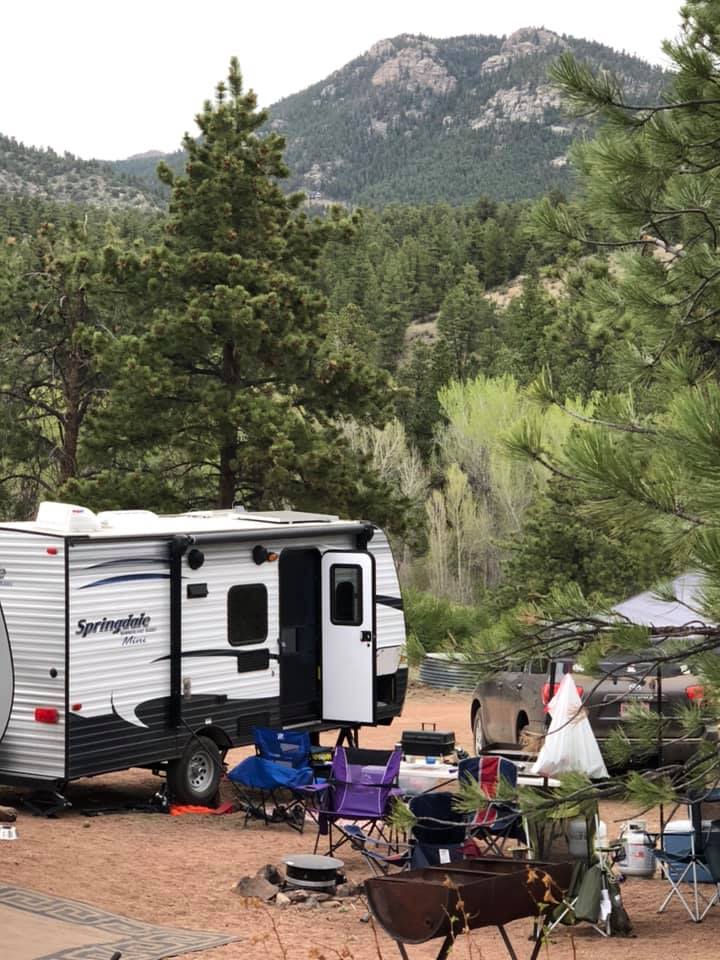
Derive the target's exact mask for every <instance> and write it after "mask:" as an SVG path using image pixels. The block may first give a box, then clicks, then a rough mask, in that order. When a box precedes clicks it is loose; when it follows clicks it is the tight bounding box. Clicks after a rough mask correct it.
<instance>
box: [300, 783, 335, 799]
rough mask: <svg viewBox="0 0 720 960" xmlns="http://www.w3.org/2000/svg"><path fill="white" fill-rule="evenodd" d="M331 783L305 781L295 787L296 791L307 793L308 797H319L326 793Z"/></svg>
mask: <svg viewBox="0 0 720 960" xmlns="http://www.w3.org/2000/svg"><path fill="white" fill-rule="evenodd" d="M331 786H332V784H330V783H306V784H305V785H304V786H302V787H297V788H296V789H297V792H298V793H304V794H307V796H308V797H319V796H322V794H323V793H326V792H327V791H328V790H329V789H330V787H331Z"/></svg>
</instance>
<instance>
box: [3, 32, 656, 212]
mask: <svg viewBox="0 0 720 960" xmlns="http://www.w3.org/2000/svg"><path fill="white" fill-rule="evenodd" d="M563 50H570V51H571V52H572V53H574V54H575V56H577V57H578V58H579V59H581V60H583V61H586V62H589V63H590V64H591V65H592V66H593V67H594V68H603V69H606V70H610V71H612V72H613V73H615V74H618V75H620V76H621V77H622V79H623V80H624V82H625V84H626V85H627V87H628V89H629V91H630V92H631V94H632V95H633V96H635V97H637V98H639V99H648V100H653V99H655V98H657V97H658V95H659V93H660V91H661V89H662V87H663V84H664V81H665V74H664V73H663V71H662V70H660V68H658V67H652V66H650V65H649V64H647V63H645V62H644V61H642V60H639V59H637V58H635V57H631V56H629V55H627V54H624V53H618V52H616V51H614V50H612V49H610V48H609V47H605V46H602V45H601V44H597V43H592V42H590V41H586V40H578V39H575V38H573V37H568V36H559V35H558V34H555V33H552V32H551V31H549V30H544V29H536V28H525V29H522V30H518V31H517V32H516V33H514V34H512V35H510V36H508V37H506V38H502V37H494V36H481V35H477V36H463V37H452V38H450V39H445V40H434V39H433V40H431V39H428V38H426V37H422V36H412V35H410V34H403V35H401V36H398V37H394V38H393V39H389V40H382V41H380V42H379V43H376V44H375V45H374V46H373V47H371V48H370V50H368V51H367V52H366V53H364V54H363V55H362V56H359V57H357V58H356V59H355V60H352V61H351V62H350V63H348V64H347V65H346V66H344V67H342V68H341V69H340V70H337V71H336V72H335V73H333V74H331V75H330V76H329V77H326V78H325V79H324V80H321V81H319V82H318V83H316V84H314V85H313V86H311V87H308V88H307V89H306V90H303V91H301V92H299V93H296V94H293V95H292V96H290V97H286V98H285V99H284V100H281V101H279V102H278V103H276V104H274V105H273V106H272V107H271V108H270V120H269V124H268V126H269V128H270V129H273V130H277V131H279V132H281V133H282V134H283V135H284V136H285V137H286V139H287V152H286V161H287V164H288V167H289V169H290V172H291V176H290V179H289V181H288V186H289V188H290V189H301V190H305V191H307V193H308V194H309V195H310V200H311V202H313V203H315V204H317V205H324V204H327V203H329V202H335V201H338V202H342V203H346V204H351V205H363V206H375V207H382V206H385V205H387V204H389V203H396V202H399V203H425V202H437V201H445V202H448V203H451V204H462V203H468V202H472V201H473V200H474V199H476V198H477V197H478V196H480V195H482V194H485V195H487V196H489V197H491V198H493V199H496V200H515V199H523V198H528V197H535V196H538V195H539V194H542V193H547V192H548V191H549V190H552V189H561V190H564V191H567V190H569V189H571V188H572V180H571V173H570V170H569V168H568V166H567V159H566V155H567V150H568V147H569V146H570V144H571V142H572V140H573V138H574V137H576V136H578V135H580V134H582V133H583V132H585V129H586V128H585V126H584V125H583V123H581V122H579V121H573V120H570V119H568V118H567V116H566V115H565V114H564V113H563V110H562V108H561V103H560V97H559V94H558V92H557V91H556V90H555V89H553V88H552V86H551V85H550V84H549V83H548V69H549V67H550V65H551V64H552V63H553V61H554V60H555V59H556V57H557V56H558V55H559V54H560V53H561V52H562V51H563ZM160 159H164V160H165V161H166V162H167V163H168V164H169V165H170V167H171V168H172V169H174V170H181V169H182V167H183V163H184V154H183V152H182V151H179V150H178V151H176V152H174V153H172V154H167V155H165V154H162V153H160V152H158V151H153V150H149V151H148V152H146V153H143V154H139V155H136V156H134V157H128V158H127V159H126V160H121V161H117V162H114V163H100V162H97V161H84V160H79V159H78V158H76V157H73V156H71V155H70V154H65V155H62V156H61V155H59V154H56V153H54V152H53V151H52V150H35V149H33V148H29V147H25V146H23V145H22V144H19V143H17V142H16V141H15V140H12V139H9V138H8V137H4V136H2V135H0V191H6V192H9V193H12V194H18V195H25V196H33V197H37V198H40V199H49V200H58V201H62V202H75V203H89V204H93V205H96V206H104V207H126V208H127V207H129V208H132V209H137V210H157V209H159V208H162V207H163V205H164V202H165V201H166V199H167V195H168V194H167V190H166V188H164V187H163V186H162V185H161V184H160V183H159V181H158V180H157V176H156V172H155V171H156V168H157V164H158V161H159V160H160Z"/></svg>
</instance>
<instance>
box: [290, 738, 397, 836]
mask: <svg viewBox="0 0 720 960" xmlns="http://www.w3.org/2000/svg"><path fill="white" fill-rule="evenodd" d="M401 759H402V755H401V753H400V751H399V750H393V751H387V750H359V749H350V748H347V747H336V748H335V753H334V754H333V762H332V767H331V768H330V778H329V780H328V782H327V783H318V784H311V785H309V786H307V787H304V788H303V792H304V793H305V795H306V796H307V797H308V798H310V799H311V800H312V801H313V804H312V806H309V807H308V813H310V815H311V816H314V818H315V819H316V820H317V824H318V834H317V837H316V839H315V853H317V849H318V846H319V845H320V837H321V836H326V837H327V838H328V854H332V853H333V852H334V851H335V850H337V848H338V847H341V846H342V845H343V844H344V843H347V842H348V841H349V840H350V837H349V836H348V835H347V834H345V833H342V831H340V837H338V838H337V839H335V840H333V824H336V823H337V822H338V821H341V820H350V821H353V822H354V823H356V824H358V825H362V826H363V828H365V829H367V832H368V834H373V833H375V834H376V835H378V836H380V837H383V838H384V839H387V838H386V831H385V825H384V820H385V817H386V816H387V815H388V814H389V813H390V808H391V806H392V801H393V799H394V798H395V797H399V796H400V795H401V791H400V790H399V788H398V785H397V781H398V774H399V772H400V761H401Z"/></svg>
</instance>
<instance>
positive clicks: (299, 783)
mask: <svg viewBox="0 0 720 960" xmlns="http://www.w3.org/2000/svg"><path fill="white" fill-rule="evenodd" d="M253 739H254V741H255V756H254V757H248V758H247V759H246V760H243V761H241V762H240V763H239V764H238V765H237V766H236V767H233V769H232V770H231V771H230V772H229V773H228V779H229V780H230V781H231V782H232V783H233V784H235V786H236V788H239V792H240V794H241V797H242V800H243V804H244V806H245V823H246V824H247V822H248V820H249V819H250V818H251V817H257V818H259V819H262V820H264V822H265V824H266V825H267V824H268V823H270V822H273V823H287V824H288V825H289V826H291V827H292V828H293V829H294V830H299V831H300V833H302V831H303V828H304V826H305V798H304V795H303V794H302V793H301V792H300V788H301V787H304V786H306V785H307V784H309V783H311V782H312V779H313V772H312V769H311V767H310V749H311V748H310V737H309V735H308V734H307V733H295V732H292V731H288V732H284V731H276V730H270V729H268V728H267V727H253ZM248 791H252V792H253V795H254V796H253V797H252V798H251V797H250V796H249V794H248ZM278 791H284V792H285V793H286V794H287V793H289V794H290V800H289V801H285V802H281V801H280V800H279V799H278V796H277V793H278ZM270 801H272V803H273V804H274V809H273V812H272V814H269V813H268V803H269V802H270Z"/></svg>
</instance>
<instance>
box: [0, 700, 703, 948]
mask: <svg viewBox="0 0 720 960" xmlns="http://www.w3.org/2000/svg"><path fill="white" fill-rule="evenodd" d="M421 721H434V722H436V723H437V726H438V729H450V730H454V731H455V733H456V735H457V739H458V742H459V743H460V744H461V745H463V746H465V747H466V748H468V749H469V748H470V745H471V737H470V730H469V710H468V696H467V695H463V694H456V693H440V692H437V691H429V690H427V689H424V688H413V689H411V691H410V693H409V696H408V701H407V704H406V708H405V712H404V715H403V717H402V719H400V720H398V721H396V722H395V723H394V724H393V726H391V727H378V728H377V729H375V730H366V731H363V733H362V744H363V745H365V746H368V747H369V746H378V747H391V746H392V745H393V744H394V743H395V742H396V741H397V740H399V738H400V731H401V730H402V729H416V728H418V727H419V724H420V722H421ZM328 742H329V741H328ZM245 753H247V751H246V750H238V751H233V753H232V754H231V755H230V757H229V761H230V763H231V764H232V763H234V762H237V760H238V759H240V757H241V756H243V755H244V754H245ZM157 787H158V780H157V778H155V777H153V776H152V775H151V774H149V773H147V772H145V771H141V770H132V771H128V772H124V773H117V774H112V775H108V776H103V777H96V778H94V779H92V780H83V781H78V782H77V783H75V784H73V785H72V786H71V787H70V788H69V796H70V798H71V800H72V802H73V805H74V806H73V809H72V810H69V811H67V812H66V813H64V814H63V815H62V816H61V817H59V818H58V819H56V820H48V819H41V818H36V817H32V816H29V815H28V814H27V813H23V812H20V815H19V818H18V824H17V827H18V834H19V838H20V839H19V840H18V841H17V842H16V843H2V844H0V882H2V883H9V884H17V885H18V886H21V887H30V888H32V889H35V890H40V891H44V892H47V893H54V894H57V895H59V896H64V897H71V898H75V899H78V900H83V901H85V902H87V903H91V904H94V905H96V906H99V907H103V908H105V909H107V910H112V911H115V912H117V913H120V914H124V915H126V916H129V917H136V918H138V919H141V920H146V921H149V922H153V923H159V924H167V925H170V926H180V927H189V928H197V929H205V930H213V931H216V932H227V933H228V934H230V935H232V936H235V937H238V941H237V942H236V943H232V944H229V945H228V946H225V947H221V948H218V949H215V950H210V951H205V952H203V953H197V954H193V955H192V956H194V957H196V958H197V960H255V958H258V960H261V958H268V960H276V958H277V960H320V958H326V960H330V958H338V957H343V958H348V960H350V958H354V960H377V958H378V957H384V958H386V960H390V958H392V957H398V956H399V954H398V953H397V950H396V948H395V946H394V944H393V943H392V942H391V941H390V939H389V938H388V937H387V936H386V935H385V934H384V933H382V932H381V931H373V929H372V928H371V926H370V925H369V924H367V923H362V922H361V916H362V913H363V911H362V909H361V908H359V907H358V906H351V907H343V908H340V909H337V908H336V909H334V910H331V909H322V908H320V907H319V908H317V909H315V910H310V911H298V910H297V909H296V908H293V907H286V908H284V909H278V908H276V907H272V906H271V907H260V906H258V905H256V904H253V903H248V902H246V901H244V900H242V899H241V898H240V897H238V896H237V895H236V894H235V893H234V892H233V888H234V886H235V884H236V883H237V881H238V879H239V878H240V877H241V876H243V875H246V874H249V873H254V872H255V871H256V870H258V869H259V868H260V867H261V866H262V865H263V864H265V863H276V862H279V861H280V860H281V858H282V857H283V856H285V855H286V854H290V853H297V852H309V851H311V850H312V846H313V842H314V833H313V831H312V829H310V830H308V831H306V832H305V833H304V834H303V835H300V834H298V833H296V832H294V831H291V830H290V829H289V828H288V827H287V826H283V825H280V824H278V825H271V826H270V827H267V828H265V827H264V826H262V825H260V824H257V823H254V822H253V823H251V824H250V825H249V826H248V827H247V828H243V820H244V817H243V815H242V814H233V815H228V816H202V815H189V816H184V817H170V816H163V815H160V814H143V813H121V814H111V815H107V816H102V817H94V818H88V817H86V816H84V815H83V813H82V809H83V807H85V806H86V805H87V804H88V803H89V802H90V801H91V800H93V801H100V802H102V803H106V804H113V803H118V804H120V803H122V802H123V801H126V800H128V799H130V798H138V799H146V798H149V797H150V796H151V795H152V794H153V793H154V791H155V790H156V789H157ZM12 802H13V794H12V793H11V792H10V791H8V790H0V804H11V803H12ZM631 813H632V811H631V810H630V809H629V808H626V807H623V806H622V805H621V804H617V803H609V804H606V805H605V806H604V808H603V810H602V815H603V818H604V820H605V821H606V822H607V824H608V830H609V833H610V836H611V837H614V836H617V833H618V831H619V824H620V823H621V822H622V821H623V820H625V819H626V818H627V817H628V816H629V815H630V814H631ZM342 858H343V859H344V860H345V864H346V869H347V872H348V874H349V875H350V877H351V879H353V880H360V879H362V878H363V877H364V876H366V875H367V869H366V868H365V865H364V863H363V861H362V859H361V858H360V857H359V856H358V855H357V854H355V853H354V852H352V851H349V852H348V853H344V852H343V854H342ZM666 887H667V885H666V883H665V882H663V881H661V880H640V879H632V878H629V879H628V880H627V881H626V882H625V884H624V885H623V887H622V892H623V899H624V902H625V906H626V909H627V910H628V913H629V914H630V917H631V919H632V922H633V924H634V927H635V934H636V937H635V938H634V939H615V938H613V939H611V940H606V939H603V938H601V937H600V936H599V935H598V934H597V933H595V932H594V931H593V930H592V929H591V928H590V927H588V926H586V925H585V926H580V927H578V928H576V930H575V931H574V932H573V933H571V932H570V931H568V930H565V929H563V930H561V931H559V932H558V933H557V935H554V936H553V938H552V943H551V944H550V945H549V947H548V948H547V951H545V950H543V952H542V954H541V956H543V957H549V958H551V960H571V958H572V960H596V958H602V960H605V958H608V960H631V958H632V960H660V958H661V960H678V958H683V960H711V958H717V957H719V956H720V946H718V944H719V943H720V909H717V910H711V911H710V914H709V915H708V916H707V918H706V919H705V920H704V922H703V923H702V924H698V925H696V924H693V923H692V922H690V921H689V919H688V918H687V915H686V914H685V913H684V911H683V910H682V907H681V906H680V905H679V904H678V903H677V901H675V902H673V904H672V905H671V906H670V908H669V909H668V911H667V912H666V913H664V914H662V915H658V914H657V913H656V910H657V907H658V905H659V904H660V902H661V900H662V899H663V897H664V894H665V892H666ZM508 931H509V933H510V935H511V938H512V939H513V941H514V943H515V946H516V950H517V951H518V956H519V957H520V958H521V960H522V958H524V957H526V956H529V954H530V949H531V946H530V943H529V942H528V940H527V937H528V934H529V932H530V923H529V921H518V922H517V923H515V924H512V925H511V926H510V927H509V928H508ZM376 937H377V940H376ZM467 939H468V938H464V937H461V938H459V939H458V941H457V943H456V946H455V949H454V951H453V956H457V957H458V958H460V957H463V958H464V957H467V958H468V960H470V957H473V958H482V960H501V958H503V960H505V958H506V957H507V954H506V953H505V950H504V947H503V945H502V943H501V941H500V938H499V936H498V935H497V934H496V933H495V932H494V931H492V930H490V929H484V930H478V931H474V932H473V934H472V935H471V938H469V939H471V940H472V944H469V943H468V942H467ZM438 948H439V942H438V941H432V942H431V943H427V944H423V945H421V946H418V947H414V948H413V947H408V954H409V956H410V958H411V960H414V958H417V960H430V958H431V957H434V956H435V955H436V952H437V950H438ZM0 957H2V958H3V960H13V958H12V957H7V956H6V954H5V953H4V952H3V949H2V936H1V932H0Z"/></svg>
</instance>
